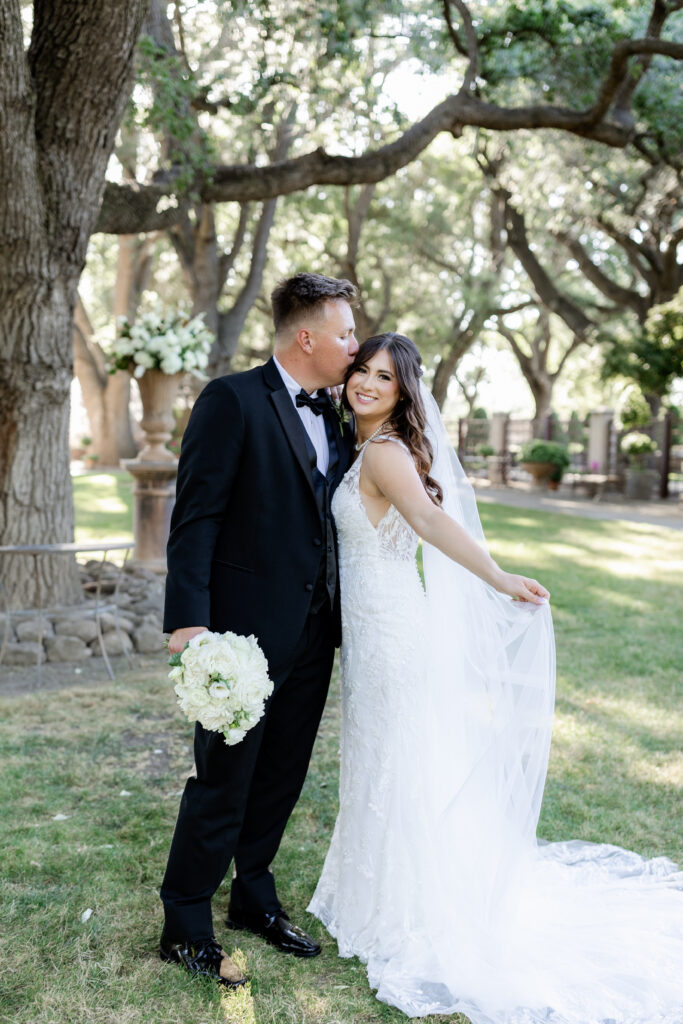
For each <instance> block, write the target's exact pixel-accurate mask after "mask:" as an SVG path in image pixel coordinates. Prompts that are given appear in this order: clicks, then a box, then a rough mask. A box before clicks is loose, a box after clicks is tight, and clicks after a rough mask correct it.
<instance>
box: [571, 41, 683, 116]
mask: <svg viewBox="0 0 683 1024" xmlns="http://www.w3.org/2000/svg"><path fill="white" fill-rule="evenodd" d="M656 53H661V54H663V55H664V56H666V57H673V58H674V60H682V59H683V44H682V43H674V42H670V41H669V40H667V39H648V38H645V39H622V40H620V42H618V43H616V44H615V46H614V49H613V50H612V57H611V59H610V65H609V69H608V71H607V75H606V77H605V79H604V81H603V83H602V85H601V87H600V90H599V91H598V96H597V99H596V101H595V103H594V104H593V106H592V107H591V108H590V110H587V111H586V115H587V117H588V118H589V119H590V120H591V121H592V123H594V124H597V123H598V122H599V121H601V120H602V119H603V118H604V117H605V116H606V114H607V113H608V111H609V109H610V107H611V106H612V102H613V101H614V98H615V96H616V94H617V90H618V89H619V88H620V86H621V85H622V83H623V82H624V79H625V78H626V74H627V72H628V62H629V58H630V57H634V56H636V55H637V54H643V55H645V56H646V57H649V58H650V60H651V59H652V56H653V55H654V54H656ZM640 78H642V75H641V76H639V78H638V81H640ZM638 81H637V82H636V85H637V84H638ZM634 89H635V86H634ZM629 130H630V126H629Z"/></svg>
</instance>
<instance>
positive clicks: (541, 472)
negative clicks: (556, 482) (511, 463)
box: [519, 462, 557, 486]
mask: <svg viewBox="0 0 683 1024" xmlns="http://www.w3.org/2000/svg"><path fill="white" fill-rule="evenodd" d="M519 465H520V467H521V468H522V469H523V470H524V472H525V473H529V474H530V475H531V476H532V477H533V478H534V483H535V484H536V485H537V486H540V485H541V484H542V483H544V482H545V481H546V480H550V477H551V476H552V475H553V473H554V472H555V470H556V468H557V467H556V466H555V463H554V462H520V464H519Z"/></svg>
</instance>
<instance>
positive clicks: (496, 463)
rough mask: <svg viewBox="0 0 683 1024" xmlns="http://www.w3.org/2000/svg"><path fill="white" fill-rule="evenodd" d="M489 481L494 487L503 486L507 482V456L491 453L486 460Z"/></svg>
mask: <svg viewBox="0 0 683 1024" xmlns="http://www.w3.org/2000/svg"><path fill="white" fill-rule="evenodd" d="M486 465H487V468H488V478H489V482H490V483H492V484H493V486H494V487H502V486H503V484H504V483H505V456H504V455H489V457H488V459H487V460H486Z"/></svg>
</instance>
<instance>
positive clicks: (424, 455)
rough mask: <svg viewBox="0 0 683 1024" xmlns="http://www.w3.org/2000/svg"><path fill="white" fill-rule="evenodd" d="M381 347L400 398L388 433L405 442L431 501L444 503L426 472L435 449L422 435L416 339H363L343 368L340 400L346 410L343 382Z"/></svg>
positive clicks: (378, 336)
mask: <svg viewBox="0 0 683 1024" xmlns="http://www.w3.org/2000/svg"><path fill="white" fill-rule="evenodd" d="M382 350H384V351H386V352H388V353H389V357H390V359H391V361H392V363H393V366H394V370H395V371H396V380H397V383H398V387H399V399H398V402H397V403H396V405H395V406H394V411H393V413H392V415H391V419H390V420H389V421H388V422H389V425H390V427H391V433H393V434H394V435H395V436H396V437H398V438H400V440H401V441H403V443H404V444H405V445H406V447H407V449H408V451H409V452H410V454H411V455H412V457H413V461H414V463H415V468H416V469H417V472H418V474H419V476H420V480H421V481H422V484H423V486H424V489H425V491H426V492H427V494H428V495H429V497H430V498H431V499H432V501H433V502H434V504H435V505H439V506H440V505H441V503H442V502H443V491H442V490H441V487H440V485H439V484H438V483H437V481H436V480H434V479H433V478H432V477H431V476H430V475H429V471H430V469H431V468H432V462H433V460H434V451H433V449H432V446H431V444H430V441H429V438H428V437H427V436H426V435H425V427H426V425H427V414H426V412H425V407H424V402H423V401H422V395H421V394H420V377H421V376H422V367H421V363H422V358H421V356H420V353H419V351H418V348H417V345H416V344H415V342H414V341H411V340H410V338H406V336H405V335H404V334H396V333H395V332H394V331H386V332H385V333H384V334H375V335H373V337H372V338H368V339H367V340H366V341H364V342H363V343H362V344H361V346H360V348H359V349H358V352H357V354H356V358H355V359H354V361H353V363H352V364H351V366H350V367H349V368H348V370H347V371H346V377H345V378H344V392H343V394H342V402H343V404H344V405H345V406H346V408H347V409H350V408H351V406H350V405H349V402H348V398H347V397H346V384H347V383H348V380H349V378H350V377H351V374H352V373H355V372H356V370H357V369H358V368H359V367H360V366H365V365H366V363H368V362H369V361H370V360H371V359H372V357H373V356H374V355H375V353H377V352H381V351H382Z"/></svg>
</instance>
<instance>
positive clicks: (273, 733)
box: [161, 606, 334, 941]
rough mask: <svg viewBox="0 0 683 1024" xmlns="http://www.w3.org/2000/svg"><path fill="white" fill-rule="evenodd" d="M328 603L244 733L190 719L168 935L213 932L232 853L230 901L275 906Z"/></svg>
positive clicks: (311, 736) (326, 638) (324, 661)
mask: <svg viewBox="0 0 683 1024" xmlns="http://www.w3.org/2000/svg"><path fill="white" fill-rule="evenodd" d="M333 636H334V632H333V629H332V614H331V612H330V610H329V607H327V606H326V607H324V608H322V609H320V611H318V612H315V613H311V614H310V615H309V616H308V618H307V620H306V624H305V627H304V630H303V633H302V635H301V637H300V638H299V642H298V644H297V647H296V651H295V653H294V656H293V658H292V661H291V663H290V665H289V666H288V667H287V668H286V669H284V670H283V671H282V672H281V673H279V674H278V675H277V677H276V678H274V679H273V682H274V691H273V694H272V696H271V697H270V699H269V702H268V704H267V706H266V712H265V714H264V716H263V718H262V719H261V721H260V722H259V723H258V725H256V726H254V728H253V729H251V730H250V731H249V732H248V733H247V735H246V736H245V738H244V739H243V740H242V742H241V743H238V744H236V745H235V746H231V747H229V746H227V745H226V743H225V741H224V740H223V737H222V736H221V735H220V734H219V733H215V732H209V731H208V730H206V729H204V728H203V726H201V725H200V724H199V723H197V725H196V727H195V741H194V754H195V764H196V768H197V777H196V778H190V779H188V780H187V783H186V785H185V790H184V792H183V796H182V799H181V802H180V811H179V813H178V820H177V822H176V827H175V832H174V835H173V841H172V843H171V850H170V853H169V858H168V865H167V867H166V874H165V876H164V880H163V884H162V887H161V899H162V901H163V904H164V914H165V930H166V934H167V935H168V936H169V938H170V939H171V940H172V941H180V940H183V939H190V940H193V941H197V940H200V939H203V938H207V937H209V936H210V935H213V926H212V918H211V897H212V896H213V894H214V893H215V891H216V889H217V888H218V886H219V885H220V884H221V882H222V881H223V878H224V877H225V875H226V873H227V870H228V868H229V866H230V862H231V861H232V860H233V858H234V860H235V867H236V872H237V877H236V878H235V879H234V880H233V884H232V891H231V896H230V901H231V906H232V907H234V908H235V909H238V910H241V911H252V912H256V913H259V912H263V913H276V912H277V911H279V910H280V909H281V905H280V902H279V900H278V898H277V894H276V892H275V880H274V878H273V875H272V873H271V872H270V871H269V867H270V864H271V862H272V861H273V859H274V857H275V854H276V853H277V850H278V847H279V845H280V841H281V839H282V834H283V832H284V830H285V826H286V824H287V820H288V818H289V816H290V814H291V813H292V810H293V808H294V805H295V804H296V802H297V800H298V798H299V794H300V793H301V788H302V786H303V784H304V779H305V777H306V772H307V770H308V763H309V761H310V757H311V751H312V749H313V743H314V741H315V737H316V733H317V731H318V725H319V723H320V717H321V715H322V712H323V708H324V705H325V699H326V697H327V690H328V687H329V682H330V673H331V671H332V662H333V659H334V641H333Z"/></svg>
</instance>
